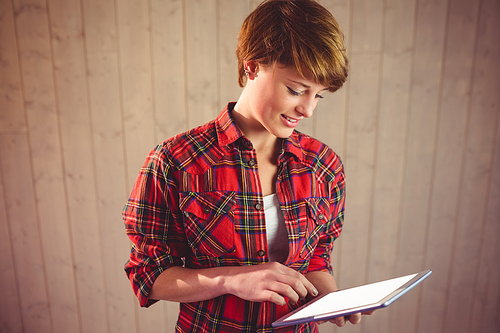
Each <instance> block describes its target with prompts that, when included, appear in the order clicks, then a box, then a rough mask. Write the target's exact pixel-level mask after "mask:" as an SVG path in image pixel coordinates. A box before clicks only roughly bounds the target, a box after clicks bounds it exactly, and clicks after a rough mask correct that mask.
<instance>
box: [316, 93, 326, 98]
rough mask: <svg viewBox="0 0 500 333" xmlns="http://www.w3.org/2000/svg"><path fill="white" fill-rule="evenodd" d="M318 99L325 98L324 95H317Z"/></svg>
mask: <svg viewBox="0 0 500 333" xmlns="http://www.w3.org/2000/svg"><path fill="white" fill-rule="evenodd" d="M316 98H325V97H324V96H323V95H320V94H317V95H316Z"/></svg>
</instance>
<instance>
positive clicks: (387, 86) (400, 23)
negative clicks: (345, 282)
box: [368, 0, 416, 332]
mask: <svg viewBox="0 0 500 333" xmlns="http://www.w3.org/2000/svg"><path fill="white" fill-rule="evenodd" d="M414 16H415V1H414V0H407V1H401V0H387V1H386V2H385V12H384V36H383V41H384V42H383V56H382V71H381V87H380V100H379V109H380V110H379V119H378V124H377V125H378V127H377V137H376V145H377V146H376V154H377V155H376V162H375V172H374V177H375V179H374V185H373V192H372V195H373V201H372V205H373V206H372V212H373V222H372V228H371V235H369V236H370V237H371V241H370V245H371V246H370V249H369V262H368V264H369V267H368V281H371V282H375V281H381V280H384V279H388V278H391V277H392V276H394V264H395V262H396V260H397V258H396V256H397V247H398V241H399V237H398V236H399V233H398V232H399V230H400V222H401V215H400V212H401V211H400V207H401V193H402V189H403V178H404V162H405V148H406V147H405V143H406V137H407V124H408V113H409V99H410V96H409V92H410V88H409V87H410V81H411V63H412V53H411V51H412V46H413V28H414V25H413V24H411V22H413V21H414ZM413 295H415V294H413ZM408 297H409V296H407V298H408ZM413 301H416V298H415V297H413ZM399 305H401V304H399ZM398 308H400V309H403V310H402V311H405V309H404V308H402V307H398ZM392 310H394V308H391V309H389V310H388V311H381V313H377V316H374V317H373V318H370V319H371V320H370V326H369V327H370V329H373V330H375V331H377V332H389V325H390V323H391V322H396V321H397V319H396V318H397V317H394V316H393V314H392V312H393V311H392Z"/></svg>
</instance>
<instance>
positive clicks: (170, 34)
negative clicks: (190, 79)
mask: <svg viewBox="0 0 500 333" xmlns="http://www.w3.org/2000/svg"><path fill="white" fill-rule="evenodd" d="M151 17H152V30H153V41H152V44H153V48H152V50H153V68H154V71H153V77H154V96H155V108H156V118H155V124H156V133H157V138H156V141H157V142H160V141H163V140H165V139H167V138H170V137H172V136H174V135H176V134H178V133H181V132H183V131H185V130H187V127H186V125H187V124H186V81H185V77H184V76H185V70H186V64H185V62H184V58H185V54H184V50H185V43H184V40H185V38H184V21H183V18H184V10H183V3H182V1H159V0H152V1H151ZM151 148H153V147H151ZM144 157H145V156H144Z"/></svg>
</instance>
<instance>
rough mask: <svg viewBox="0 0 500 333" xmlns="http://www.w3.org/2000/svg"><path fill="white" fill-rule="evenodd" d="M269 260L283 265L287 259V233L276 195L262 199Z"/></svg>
mask: <svg viewBox="0 0 500 333" xmlns="http://www.w3.org/2000/svg"><path fill="white" fill-rule="evenodd" d="M264 215H265V219H266V231H267V248H268V251H269V260H270V261H277V262H280V263H284V262H285V261H286V259H287V258H288V232H287V230H286V224H285V219H284V217H283V212H282V211H281V208H280V203H279V200H278V196H277V195H276V194H271V195H266V196H265V197H264Z"/></svg>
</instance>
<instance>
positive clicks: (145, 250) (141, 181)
mask: <svg viewBox="0 0 500 333" xmlns="http://www.w3.org/2000/svg"><path fill="white" fill-rule="evenodd" d="M174 175H175V172H174V170H173V168H172V166H171V165H170V164H169V163H168V159H167V156H166V154H165V149H164V148H163V146H161V145H160V146H158V147H156V148H155V149H154V150H153V151H151V153H150V154H149V155H148V157H147V159H146V161H145V162H144V164H143V166H142V168H141V170H140V172H139V176H138V177H137V180H136V182H135V184H134V187H133V189H132V192H131V194H130V198H129V199H128V202H127V204H126V205H125V207H124V209H123V213H122V216H123V220H124V223H125V230H126V233H127V236H128V237H129V239H130V240H131V241H132V250H131V252H130V258H129V260H128V262H127V263H126V264H125V272H126V274H127V276H128V278H129V279H130V282H131V284H132V288H133V290H134V293H135V295H136V296H137V298H138V299H139V303H140V305H141V306H143V307H149V306H150V305H152V304H153V303H155V302H157V301H156V300H151V299H149V294H150V291H151V288H152V286H153V283H154V282H155V280H156V279H157V278H158V276H159V275H160V274H161V272H163V271H164V270H165V269H167V268H169V267H172V266H182V264H183V261H182V258H183V257H184V251H185V246H186V240H185V236H184V231H183V227H182V218H181V216H180V214H178V211H179V210H178V192H177V185H176V181H175V177H174Z"/></svg>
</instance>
